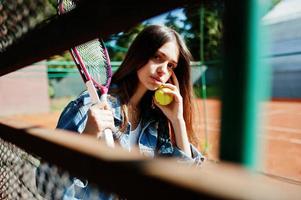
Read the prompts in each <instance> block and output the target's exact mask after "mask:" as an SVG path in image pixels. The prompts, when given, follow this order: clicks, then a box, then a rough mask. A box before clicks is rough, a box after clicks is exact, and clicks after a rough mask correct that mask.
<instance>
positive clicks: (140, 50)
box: [112, 25, 193, 140]
mask: <svg viewBox="0 0 301 200" xmlns="http://www.w3.org/2000/svg"><path fill="white" fill-rule="evenodd" d="M170 41H175V42H176V43H177V45H178V48H179V60H178V65H177V67H176V68H175V70H174V73H175V74H176V76H177V78H178V81H179V85H180V93H181V95H182V98H183V111H184V120H185V123H186V128H187V132H188V137H189V138H190V140H193V129H192V102H191V99H192V88H191V82H190V61H191V58H192V56H191V54H190V52H189V50H188V48H187V46H186V44H185V42H184V41H183V39H182V38H181V36H180V35H179V34H178V33H177V32H176V31H175V30H173V29H171V28H168V27H166V26H159V25H151V26H148V27H146V28H145V29H144V30H143V31H142V32H140V34H139V35H138V36H137V37H136V38H135V40H134V41H133V43H132V45H131V46H130V48H129V50H128V52H127V54H126V56H125V59H124V61H123V62H122V64H121V66H120V67H119V68H118V70H117V71H116V72H115V73H114V75H113V78H112V83H113V84H117V85H118V89H117V90H116V91H115V92H116V93H117V94H118V95H119V97H120V100H121V103H122V105H123V112H122V117H123V123H122V127H125V125H126V124H127V122H128V119H127V113H126V112H125V110H126V109H125V108H126V105H127V104H128V102H129V100H130V98H131V97H132V95H133V94H134V92H135V91H136V89H137V88H136V86H137V85H138V81H139V79H138V77H137V71H138V70H139V69H140V68H141V67H143V66H144V65H145V64H146V63H147V62H148V61H149V59H150V58H152V57H153V56H154V54H155V53H156V52H157V50H158V49H159V48H160V47H161V46H162V45H164V44H165V43H167V42H170ZM152 93H153V92H152V91H148V92H147V93H146V94H145V95H144V97H143V99H142V101H141V102H143V103H142V104H141V105H140V107H142V106H143V107H145V108H150V107H151V102H152Z"/></svg>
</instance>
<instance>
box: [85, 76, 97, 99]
mask: <svg viewBox="0 0 301 200" xmlns="http://www.w3.org/2000/svg"><path fill="white" fill-rule="evenodd" d="M86 86H87V90H88V93H89V95H90V97H91V102H92V103H93V104H96V103H99V102H100V100H99V96H98V94H97V91H96V89H95V87H94V84H93V82H92V80H89V81H87V82H86Z"/></svg>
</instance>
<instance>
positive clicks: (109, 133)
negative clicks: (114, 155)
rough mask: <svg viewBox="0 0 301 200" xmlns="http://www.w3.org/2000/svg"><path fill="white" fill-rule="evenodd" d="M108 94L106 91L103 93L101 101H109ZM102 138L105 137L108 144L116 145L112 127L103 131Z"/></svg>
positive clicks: (110, 145)
mask: <svg viewBox="0 0 301 200" xmlns="http://www.w3.org/2000/svg"><path fill="white" fill-rule="evenodd" d="M107 98H108V95H107V94H106V93H103V94H102V95H101V97H100V101H101V102H107V101H108V99H107ZM102 138H104V140H105V142H106V144H107V145H108V146H109V147H112V148H113V147H114V138H113V133H112V130H111V129H105V130H104V132H103V133H102Z"/></svg>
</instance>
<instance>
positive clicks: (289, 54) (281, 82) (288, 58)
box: [263, 0, 301, 99]
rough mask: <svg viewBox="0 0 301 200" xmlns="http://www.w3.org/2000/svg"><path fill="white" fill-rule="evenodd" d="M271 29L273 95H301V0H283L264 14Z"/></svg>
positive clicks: (293, 96)
mask: <svg viewBox="0 0 301 200" xmlns="http://www.w3.org/2000/svg"><path fill="white" fill-rule="evenodd" d="M263 22H264V25H265V26H266V27H267V30H268V31H269V35H270V37H269V39H270V42H271V54H272V56H271V57H270V58H269V61H270V63H271V66H272V70H273V74H272V94H271V96H272V97H273V98H281V99H282V98H283V99H300V98H301V1H300V0H283V1H281V2H280V3H279V4H277V5H276V6H275V7H274V8H273V9H272V10H271V11H270V12H269V13H268V14H267V15H266V16H265V17H264V18H263Z"/></svg>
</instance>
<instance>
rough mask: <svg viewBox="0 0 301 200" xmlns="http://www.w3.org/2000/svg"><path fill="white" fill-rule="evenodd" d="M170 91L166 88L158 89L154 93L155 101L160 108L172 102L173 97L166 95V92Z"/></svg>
mask: <svg viewBox="0 0 301 200" xmlns="http://www.w3.org/2000/svg"><path fill="white" fill-rule="evenodd" d="M168 90H170V89H169V88H166V87H159V89H157V90H156V92H155V99H156V101H157V102H158V103H159V104H160V105H161V106H166V105H168V104H170V103H171V102H172V101H173V96H172V95H170V94H167V93H166V91H168Z"/></svg>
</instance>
